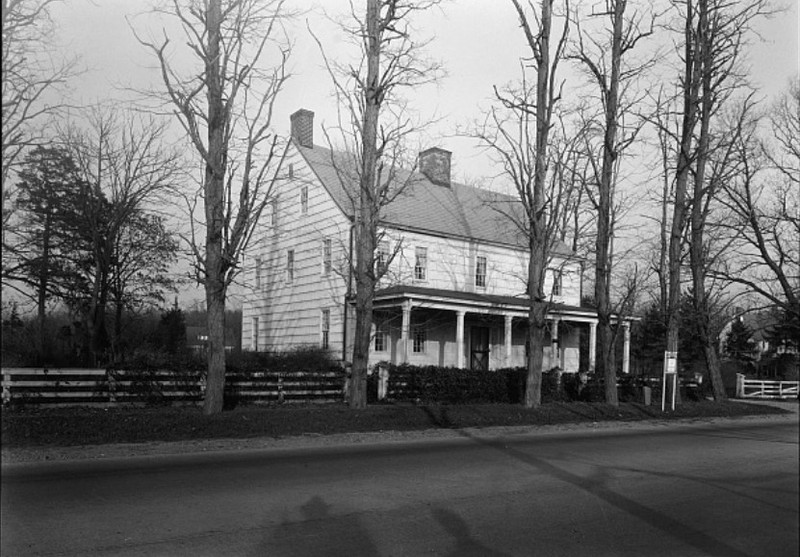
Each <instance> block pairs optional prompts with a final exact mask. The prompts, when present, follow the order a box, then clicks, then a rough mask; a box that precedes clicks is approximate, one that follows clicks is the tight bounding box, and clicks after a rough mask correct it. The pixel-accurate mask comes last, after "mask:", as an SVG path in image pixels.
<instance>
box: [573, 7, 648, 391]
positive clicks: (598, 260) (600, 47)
mask: <svg viewBox="0 0 800 557" xmlns="http://www.w3.org/2000/svg"><path fill="white" fill-rule="evenodd" d="M595 10H596V6H593V7H592V13H591V14H590V16H591V17H597V18H603V20H604V21H605V22H606V23H607V25H606V26H605V27H604V28H602V29H600V30H598V29H595V28H589V29H588V30H585V29H584V28H583V26H582V24H581V19H582V18H583V17H584V15H585V14H583V13H580V12H576V14H575V16H576V17H574V23H573V25H574V26H575V29H576V30H577V38H576V43H577V44H576V46H575V49H574V52H572V53H570V55H569V57H570V58H572V59H574V60H576V61H578V62H579V64H580V66H581V67H582V68H583V69H584V70H585V71H586V73H587V74H588V76H589V79H590V80H591V81H592V82H593V83H594V85H595V87H596V88H597V96H598V100H599V101H600V104H601V105H602V117H601V121H600V122H599V127H600V129H601V130H602V147H601V155H600V160H601V161H602V162H600V164H597V162H594V164H593V169H594V174H595V179H594V180H593V181H592V182H593V183H594V184H596V188H597V192H596V194H595V195H593V196H592V201H593V203H594V206H595V210H596V212H597V236H596V242H595V282H594V296H595V304H596V307H597V317H598V321H599V323H598V325H599V327H598V331H597V332H598V336H597V341H598V348H599V358H598V360H597V363H598V368H599V369H598V372H599V373H601V374H602V375H603V377H604V379H605V397H606V402H607V403H609V404H612V405H614V406H616V405H618V404H619V400H618V397H617V376H616V368H615V365H614V361H613V359H612V357H611V355H612V354H611V353H612V350H611V348H612V345H613V336H614V335H613V333H612V327H611V305H612V304H611V296H610V293H611V274H612V266H613V261H612V257H611V242H612V238H613V232H614V231H613V226H612V210H613V207H612V206H613V203H614V189H615V185H616V181H617V180H616V178H617V173H618V169H619V164H620V161H621V157H622V156H623V154H624V151H625V149H626V148H627V147H628V146H630V145H631V143H633V141H634V139H635V138H636V136H637V135H638V132H639V130H640V129H641V121H640V120H638V119H635V120H636V121H635V123H630V122H626V116H627V120H630V119H631V113H632V112H633V111H634V110H636V107H637V104H638V102H639V100H640V99H639V98H637V95H636V92H635V91H634V90H633V87H634V85H635V83H636V81H637V80H638V79H639V78H640V76H641V75H642V73H643V72H644V71H645V70H646V69H647V68H649V67H651V66H652V65H653V63H654V58H653V57H648V58H643V59H640V60H633V58H632V56H631V55H632V54H633V50H634V48H635V47H636V46H637V44H639V43H640V41H642V40H643V39H645V38H646V37H648V36H650V35H651V34H652V32H653V24H654V20H655V15H654V14H653V13H648V12H647V11H645V10H640V9H637V8H636V7H635V6H634V8H633V9H632V10H631V9H629V7H628V2H627V0H609V1H607V2H606V6H605V9H603V10H602V11H600V12H597V11H595ZM626 124H627V125H626ZM593 161H594V159H593Z"/></svg>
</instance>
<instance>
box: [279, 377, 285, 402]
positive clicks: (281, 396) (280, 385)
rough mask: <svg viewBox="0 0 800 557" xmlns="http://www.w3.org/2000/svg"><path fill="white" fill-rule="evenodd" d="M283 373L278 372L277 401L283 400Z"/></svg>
mask: <svg viewBox="0 0 800 557" xmlns="http://www.w3.org/2000/svg"><path fill="white" fill-rule="evenodd" d="M283 396H284V395H283V374H282V373H279V374H278V402H280V403H282V402H283Z"/></svg>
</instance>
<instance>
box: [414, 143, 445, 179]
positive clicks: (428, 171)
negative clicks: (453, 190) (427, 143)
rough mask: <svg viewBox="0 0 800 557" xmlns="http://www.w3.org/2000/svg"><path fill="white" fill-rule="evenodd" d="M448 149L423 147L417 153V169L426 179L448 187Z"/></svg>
mask: <svg viewBox="0 0 800 557" xmlns="http://www.w3.org/2000/svg"><path fill="white" fill-rule="evenodd" d="M451 154H452V153H450V151H447V150H445V149H441V148H439V147H431V148H430V149H425V150H424V151H422V152H421V153H420V154H419V170H420V172H422V173H423V174H424V175H425V176H427V178H428V180H430V181H431V182H433V183H434V184H438V185H440V186H446V187H450V155H451Z"/></svg>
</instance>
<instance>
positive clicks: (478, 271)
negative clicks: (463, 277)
mask: <svg viewBox="0 0 800 557" xmlns="http://www.w3.org/2000/svg"><path fill="white" fill-rule="evenodd" d="M475 286H477V287H478V288H486V258H485V257H482V256H478V257H477V258H476V259H475Z"/></svg>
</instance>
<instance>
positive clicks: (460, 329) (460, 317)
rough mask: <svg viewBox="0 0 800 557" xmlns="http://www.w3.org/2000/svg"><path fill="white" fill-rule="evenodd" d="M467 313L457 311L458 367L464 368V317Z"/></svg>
mask: <svg viewBox="0 0 800 557" xmlns="http://www.w3.org/2000/svg"><path fill="white" fill-rule="evenodd" d="M465 313H466V312H465V311H463V310H460V309H459V310H457V311H456V367H457V368H458V369H463V368H464V315H465Z"/></svg>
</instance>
